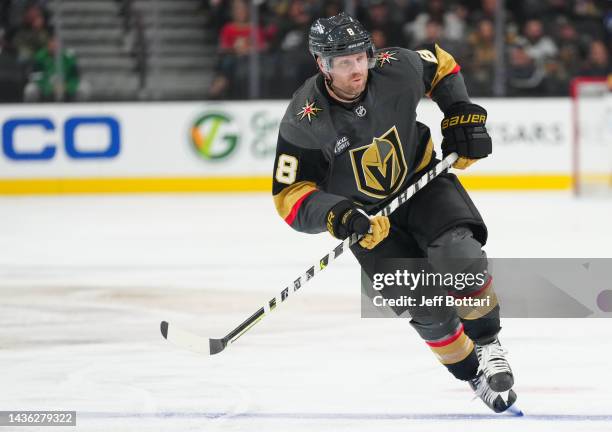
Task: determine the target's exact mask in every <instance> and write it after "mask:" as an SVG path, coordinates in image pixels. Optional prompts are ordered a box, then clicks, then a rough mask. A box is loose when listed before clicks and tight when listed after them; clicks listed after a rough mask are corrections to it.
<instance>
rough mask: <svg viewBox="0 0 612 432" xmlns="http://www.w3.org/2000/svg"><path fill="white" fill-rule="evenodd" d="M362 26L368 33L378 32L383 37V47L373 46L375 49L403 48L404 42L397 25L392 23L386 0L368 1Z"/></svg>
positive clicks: (400, 29)
mask: <svg viewBox="0 0 612 432" xmlns="http://www.w3.org/2000/svg"><path fill="white" fill-rule="evenodd" d="M367 4H368V5H369V7H368V9H367V14H366V15H365V17H364V19H363V25H364V26H365V27H366V28H367V29H368V30H369V31H370V32H375V31H376V32H380V33H382V34H383V35H384V36H383V37H384V43H385V45H376V44H375V45H374V46H375V47H377V48H384V47H387V46H405V44H406V41H405V40H404V35H403V33H402V27H401V25H400V24H399V23H397V22H395V21H393V20H392V19H391V16H390V14H389V4H388V0H370V1H368V3H367Z"/></svg>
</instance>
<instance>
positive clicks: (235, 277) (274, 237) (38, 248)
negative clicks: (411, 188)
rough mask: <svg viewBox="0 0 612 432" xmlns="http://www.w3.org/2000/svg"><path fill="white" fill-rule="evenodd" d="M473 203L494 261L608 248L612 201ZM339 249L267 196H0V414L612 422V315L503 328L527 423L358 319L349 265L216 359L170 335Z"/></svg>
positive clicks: (505, 426)
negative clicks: (290, 223)
mask: <svg viewBox="0 0 612 432" xmlns="http://www.w3.org/2000/svg"><path fill="white" fill-rule="evenodd" d="M473 196H474V199H475V201H476V203H477V205H478V206H479V208H480V209H481V212H482V214H483V216H484V217H485V219H486V221H487V223H488V226H489V232H490V241H489V244H488V246H487V252H488V254H489V256H491V257H607V256H610V243H611V240H612V235H611V229H610V220H611V219H612V218H611V216H612V201H609V200H608V201H602V200H596V199H594V200H574V199H573V198H571V197H570V196H569V195H567V194H565V193H546V194H544V193H521V194H516V193H495V194H493V193H478V194H473ZM335 244H336V241H334V240H333V239H330V238H329V236H328V235H326V234H323V235H320V236H306V235H302V234H299V233H295V232H293V231H291V230H290V229H289V228H288V227H287V226H285V225H284V223H283V222H282V221H281V220H280V219H279V218H278V217H277V216H276V214H275V212H274V209H273V205H272V200H271V198H270V197H269V196H268V195H257V194H255V195H240V194H235V195H214V194H208V195H207V194H202V195H167V196H164V195H149V196H68V197H26V198H24V197H17V198H1V199H0V374H1V375H0V376H1V377H2V378H1V379H0V386H1V387H0V388H1V389H2V391H0V410H12V409H14V410H17V409H19V410H36V409H45V410H55V409H57V410H60V409H65V410H76V411H77V412H78V420H77V428H76V429H75V428H55V429H53V430H64V429H66V430H79V431H80V430H83V431H110V430H112V431H136V430H139V431H162V430H163V431H166V430H168V431H169V430H172V431H189V430H194V431H195V430H197V431H255V430H257V431H260V430H261V431H283V432H286V431H298V432H301V431H351V432H353V431H382V432H388V431H402V432H405V431H436V432H438V431H440V430H446V429H449V430H451V429H454V430H457V431H459V430H470V431H486V432H498V431H510V430H512V431H516V430H523V431H535V430H537V431H542V430H551V431H552V430H554V431H575V430H581V431H603V430H609V431H612V373H610V366H609V365H610V355H611V354H612V340H611V335H612V331H611V330H612V321H609V320H607V319H573V320H562V319H556V320H552V319H540V320H538V319H512V320H510V319H507V320H504V321H503V323H502V324H503V327H504V328H503V331H502V334H501V339H502V342H503V344H504V345H505V346H506V347H507V348H508V349H509V351H510V360H511V362H512V366H513V368H514V371H515V375H516V386H515V389H516V391H517V393H519V404H520V407H521V408H522V409H523V411H525V413H526V415H525V417H522V418H510V417H504V416H499V415H495V414H493V413H491V412H490V411H488V409H487V408H486V407H485V406H484V405H483V404H482V403H481V402H480V401H472V394H471V392H470V391H469V389H468V387H467V385H466V384H464V383H461V382H458V381H455V380H454V379H453V378H452V377H451V376H450V374H448V372H446V371H445V369H444V368H443V367H442V366H440V365H439V364H438V363H437V361H436V360H435V359H434V357H433V355H432V354H431V353H430V351H429V350H428V348H427V347H426V346H425V345H424V343H423V342H422V341H421V340H420V339H419V338H418V337H417V335H416V334H415V333H414V331H413V330H412V329H411V328H410V327H409V326H408V323H407V322H406V321H405V320H394V319H361V318H360V311H359V307H360V295H359V271H358V266H357V264H356V261H355V260H354V258H353V257H352V256H350V255H348V256H345V257H342V258H341V259H339V260H338V261H337V262H334V263H333V264H332V265H331V266H330V268H329V269H327V270H326V271H325V272H323V273H321V274H320V275H318V276H317V277H316V278H315V279H314V280H313V281H312V282H310V283H309V284H308V285H307V286H306V287H304V289H303V290H302V292H300V293H299V294H298V295H295V296H293V297H292V298H290V299H289V300H288V301H287V302H286V303H284V304H283V305H282V307H279V308H278V309H277V311H275V312H274V313H273V314H272V315H271V316H269V317H267V318H265V319H264V320H263V321H262V322H261V323H260V324H258V325H257V326H256V327H255V328H254V329H252V330H251V331H250V332H249V333H248V334H247V335H245V336H244V337H243V338H242V339H240V340H239V341H238V342H237V343H236V344H234V345H233V346H232V347H231V348H229V349H228V350H226V351H225V352H223V353H222V354H220V355H218V356H213V357H203V356H200V355H197V354H193V353H190V352H184V351H181V350H178V349H176V348H174V347H173V346H171V345H169V344H168V343H167V342H165V341H164V340H163V339H162V337H161V336H160V334H159V322H160V321H161V320H164V319H165V320H169V321H171V322H174V323H177V324H180V325H181V326H183V327H186V328H190V329H194V330H198V331H201V332H203V334H206V335H210V336H214V337H220V336H223V335H224V334H225V333H226V332H227V331H228V330H230V329H232V328H233V327H235V326H236V325H237V324H239V323H240V322H242V321H243V320H244V318H246V317H247V316H248V315H249V314H251V313H252V312H254V311H255V310H256V309H257V308H258V307H260V305H261V304H262V303H263V302H264V301H265V300H267V299H269V298H270V297H272V296H274V295H276V294H277V293H278V292H279V291H280V290H281V289H282V288H283V286H284V285H285V284H286V283H287V282H288V281H290V280H292V278H294V276H295V275H297V274H299V273H301V272H302V271H303V270H305V268H306V267H308V266H309V265H310V264H311V263H312V262H313V260H315V259H318V258H319V257H320V256H322V255H323V254H324V253H325V252H326V251H327V250H328V249H330V248H331V247H333V246H334V245H335ZM602 288H603V287H602ZM608 288H610V289H612V285H611V286H610V287H608ZM1 429H6V430H9V429H10V428H1ZM41 429H42V428H41ZM17 430H26V429H25V428H24V429H21V428H20V429H17ZM27 430H36V428H27ZM44 430H48V429H46V428H45V429H44Z"/></svg>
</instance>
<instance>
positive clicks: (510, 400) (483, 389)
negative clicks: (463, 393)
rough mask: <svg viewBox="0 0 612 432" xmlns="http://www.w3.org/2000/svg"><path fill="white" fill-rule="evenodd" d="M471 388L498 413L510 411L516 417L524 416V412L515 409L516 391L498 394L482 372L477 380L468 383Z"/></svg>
mask: <svg viewBox="0 0 612 432" xmlns="http://www.w3.org/2000/svg"><path fill="white" fill-rule="evenodd" d="M468 382H469V383H470V387H472V390H474V393H476V396H477V397H479V398H480V399H481V400H482V401H483V402H484V403H485V404H486V405H487V406H488V407H489V408H491V409H492V410H493V411H495V412H496V413H502V412H505V411H508V412H510V413H512V414H515V415H522V412H521V411H520V410H519V409H518V408H516V407H514V406H513V405H514V402H516V393H515V392H514V390H508V391H505V392H501V393H500V392H496V391H493V390H492V389H491V387H490V386H489V384H488V383H487V380H486V378H485V376H484V374H483V373H482V372H481V373H479V374H478V376H476V378H474V379H471V380H469V381H468Z"/></svg>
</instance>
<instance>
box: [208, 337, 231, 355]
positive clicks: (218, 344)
mask: <svg viewBox="0 0 612 432" xmlns="http://www.w3.org/2000/svg"><path fill="white" fill-rule="evenodd" d="M208 342H209V344H208V345H209V348H210V355H214V354H218V353H220V352H221V351H223V350H224V349H225V347H226V346H227V343H226V342H225V341H224V340H223V339H208Z"/></svg>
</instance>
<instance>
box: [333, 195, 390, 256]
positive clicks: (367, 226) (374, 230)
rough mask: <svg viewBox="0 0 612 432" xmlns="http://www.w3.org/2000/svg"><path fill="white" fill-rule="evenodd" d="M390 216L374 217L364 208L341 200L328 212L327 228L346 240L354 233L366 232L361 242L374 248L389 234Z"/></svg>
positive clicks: (368, 247) (367, 247)
mask: <svg viewBox="0 0 612 432" xmlns="http://www.w3.org/2000/svg"><path fill="white" fill-rule="evenodd" d="M390 225H391V224H390V223H389V218H388V217H386V216H375V217H373V218H372V219H370V217H369V216H368V215H367V214H366V212H364V211H363V210H361V209H359V208H357V207H355V205H354V204H353V203H352V202H351V201H349V200H344V201H340V202H339V203H338V204H336V205H335V206H333V207H332V208H331V209H330V210H329V212H328V213H327V230H328V231H329V232H330V234H331V235H333V236H334V237H336V238H339V239H340V240H344V239H345V238H347V237H348V236H350V235H351V234H353V233H357V234H364V237H363V238H362V239H361V240H360V241H359V244H360V245H361V246H362V247H364V248H366V249H372V248H374V247H375V246H376V245H377V244H378V243H380V242H381V241H383V239H384V238H385V237H387V236H388V235H389V228H390Z"/></svg>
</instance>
